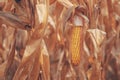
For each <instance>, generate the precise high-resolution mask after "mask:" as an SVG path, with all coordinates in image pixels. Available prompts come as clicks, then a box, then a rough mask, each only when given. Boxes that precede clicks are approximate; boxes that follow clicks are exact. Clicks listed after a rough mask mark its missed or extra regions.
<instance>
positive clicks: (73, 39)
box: [70, 27, 82, 65]
mask: <svg viewBox="0 0 120 80" xmlns="http://www.w3.org/2000/svg"><path fill="white" fill-rule="evenodd" d="M81 32H82V28H81V27H73V28H72V30H71V36H70V52H71V63H72V64H73V65H78V64H79V63H80V54H81V53H80V52H81Z"/></svg>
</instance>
